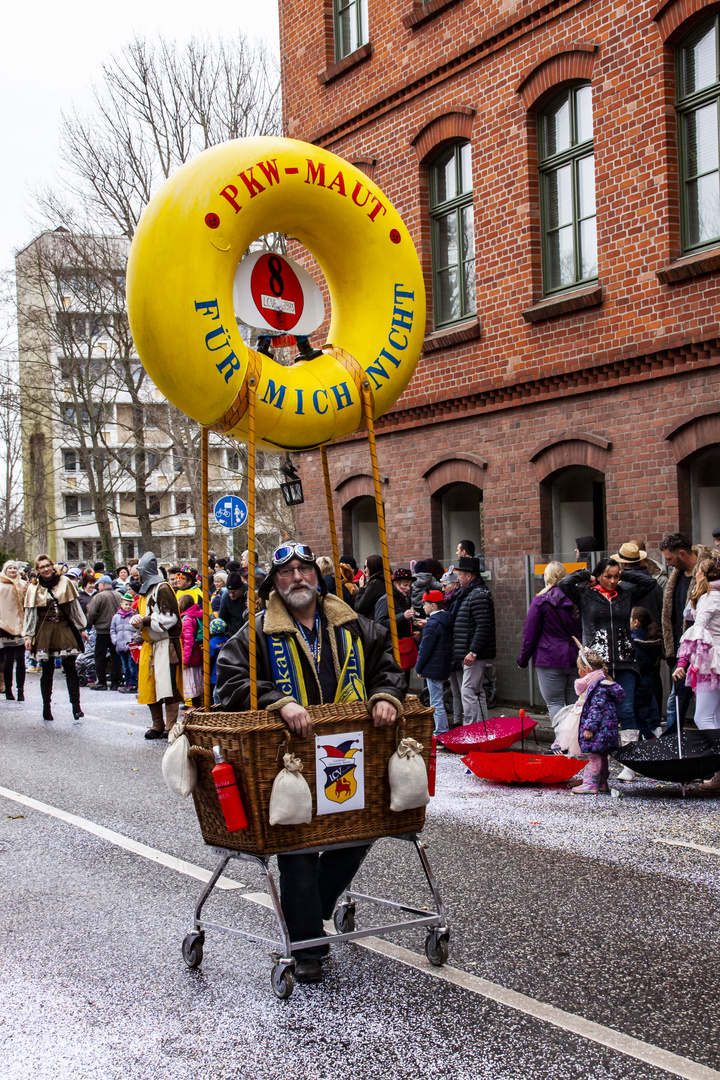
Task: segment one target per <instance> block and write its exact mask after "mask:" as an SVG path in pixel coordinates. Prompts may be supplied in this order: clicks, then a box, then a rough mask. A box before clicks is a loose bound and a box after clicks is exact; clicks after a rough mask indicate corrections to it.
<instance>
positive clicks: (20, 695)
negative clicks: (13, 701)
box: [17, 690, 25, 701]
mask: <svg viewBox="0 0 720 1080" xmlns="http://www.w3.org/2000/svg"><path fill="white" fill-rule="evenodd" d="M17 699H18V701H24V700H25V695H24V694H23V692H22V690H18V696H17Z"/></svg>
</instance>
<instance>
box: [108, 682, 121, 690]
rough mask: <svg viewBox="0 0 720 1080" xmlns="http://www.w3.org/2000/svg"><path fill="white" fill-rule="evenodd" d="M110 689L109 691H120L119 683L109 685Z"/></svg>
mask: <svg viewBox="0 0 720 1080" xmlns="http://www.w3.org/2000/svg"><path fill="white" fill-rule="evenodd" d="M110 689H111V690H119V689H120V683H116V682H114V683H110Z"/></svg>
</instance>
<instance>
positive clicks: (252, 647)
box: [248, 375, 257, 710]
mask: <svg viewBox="0 0 720 1080" xmlns="http://www.w3.org/2000/svg"><path fill="white" fill-rule="evenodd" d="M256 389H257V379H256V377H255V376H254V375H253V376H252V377H251V378H249V379H248V618H249V620H250V625H249V628H248V630H249V637H248V645H249V649H248V658H249V661H250V708H251V709H253V710H255V709H257V652H256V640H255V391H256Z"/></svg>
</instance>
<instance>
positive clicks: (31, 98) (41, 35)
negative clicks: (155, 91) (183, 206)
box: [0, 0, 278, 270]
mask: <svg viewBox="0 0 720 1080" xmlns="http://www.w3.org/2000/svg"><path fill="white" fill-rule="evenodd" d="M238 30H241V31H242V32H243V33H244V34H246V35H247V36H248V37H252V38H256V39H261V40H264V41H266V42H267V44H268V45H270V46H272V47H273V48H274V49H277V34H278V30H277V4H276V2H275V0H233V3H231V4H223V5H220V4H209V3H207V0H205V2H204V3H201V2H198V0H172V2H171V0H121V2H120V3H119V4H117V6H113V5H111V6H110V7H105V5H104V4H100V3H98V0H65V3H58V2H57V0H54V2H52V3H50V2H49V0H35V2H31V0H24V2H23V0H20V2H16V3H14V4H13V5H12V6H10V5H8V8H7V9H5V14H4V16H3V23H2V34H1V35H0V102H1V103H2V105H1V106H0V110H1V111H0V115H1V117H2V121H1V123H2V128H1V130H0V152H1V154H2V166H1V167H0V207H1V209H0V269H2V270H4V269H5V268H7V267H8V266H9V265H10V264H11V263H12V261H13V258H14V254H15V251H17V250H18V249H19V248H22V247H24V246H25V245H26V244H28V243H29V242H30V241H31V240H32V239H33V238H34V235H35V231H36V230H35V228H34V226H33V224H32V189H33V188H34V187H38V186H40V185H42V184H43V183H44V182H47V181H48V180H50V179H51V178H52V174H53V170H55V169H57V167H58V126H59V121H60V114H61V112H63V111H68V110H70V109H71V108H72V107H73V106H77V108H78V109H79V110H81V111H82V109H83V107H84V105H85V104H86V103H87V102H88V88H89V86H90V83H91V82H92V81H93V80H94V79H97V77H98V76H99V73H100V67H101V64H102V63H103V61H104V60H106V59H107V58H108V56H109V55H110V53H111V52H113V51H115V50H117V49H119V48H121V47H122V46H123V45H124V44H125V43H126V42H127V41H129V40H130V38H132V37H133V35H135V34H138V35H140V36H143V37H147V38H152V37H154V36H155V35H157V34H158V33H162V34H163V35H164V36H165V37H168V38H174V39H175V40H177V41H179V42H184V41H187V40H189V39H190V38H191V37H193V36H208V37H213V36H215V35H225V36H228V37H231V36H234V35H235V34H236V33H237V31H238Z"/></svg>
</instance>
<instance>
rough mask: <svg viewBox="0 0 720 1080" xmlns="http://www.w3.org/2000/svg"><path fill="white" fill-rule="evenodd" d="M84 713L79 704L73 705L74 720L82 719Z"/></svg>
mask: <svg viewBox="0 0 720 1080" xmlns="http://www.w3.org/2000/svg"><path fill="white" fill-rule="evenodd" d="M84 715H85V713H84V712H83V711H82V709H81V708H80V706H79V705H73V720H82V718H83V716H84Z"/></svg>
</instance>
